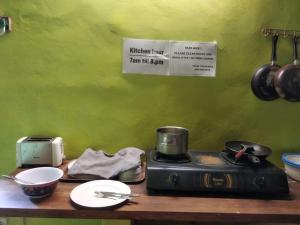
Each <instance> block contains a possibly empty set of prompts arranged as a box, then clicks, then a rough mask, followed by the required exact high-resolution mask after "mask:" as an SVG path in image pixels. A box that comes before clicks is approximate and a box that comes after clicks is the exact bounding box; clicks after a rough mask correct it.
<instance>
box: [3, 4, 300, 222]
mask: <svg viewBox="0 0 300 225" xmlns="http://www.w3.org/2000/svg"><path fill="white" fill-rule="evenodd" d="M299 8H300V1H298V0H284V1H283V0H251V1H248V0H222V1H220V0H189V1H186V0H143V1H140V0H119V1H118V0H101V1H100V0H99V1H96V0H43V1H40V0H30V1H29V0H22V1H18V0H1V1H0V15H1V14H2V15H8V16H11V17H12V20H13V32H11V33H9V34H7V35H4V36H1V37H0V78H1V81H0V104H1V109H0V118H1V119H0V143H1V150H0V151H1V153H2V154H1V163H0V172H1V173H8V172H9V171H11V170H13V169H14V168H15V143H16V140H17V139H18V138H20V137H22V136H28V135H52V136H62V137H63V139H64V143H65V153H66V155H67V157H68V158H73V157H76V156H78V155H80V154H81V153H82V152H83V151H84V149H85V148H87V147H92V148H95V149H103V150H105V151H107V152H115V151H117V150H118V149H120V148H123V147H126V146H136V147H139V148H142V149H151V148H153V147H154V146H155V130H156V128H157V127H159V126H163V125H177V126H183V127H186V128H188V129H189V130H190V140H189V145H190V147H191V148H202V149H211V150H221V149H222V148H223V145H224V142H225V141H227V140H248V141H253V142H258V143H262V144H265V145H267V146H270V147H271V148H272V149H273V151H274V154H273V155H272V156H271V157H270V159H271V160H272V161H274V162H275V163H277V164H279V165H280V164H281V163H280V154H281V153H282V152H286V151H299V149H300V138H299V130H300V123H299V115H300V103H290V102H287V101H284V100H282V99H279V100H276V101H272V102H264V101H261V100H259V99H257V98H256V97H255V96H254V95H253V94H252V92H251V89H250V80H251V77H252V74H253V72H254V70H255V68H257V67H259V66H261V65H262V64H265V63H268V62H269V58H270V40H268V39H267V38H265V37H264V36H263V35H262V34H261V32H260V30H261V28H263V27H273V28H285V29H295V30H300V27H299V26H300V25H299V21H300V14H299ZM124 37H129V38H145V39H160V40H183V41H204V42H205V41H214V40H216V41H217V42H218V60H217V75H216V77H215V78H208V77H163V76H155V75H133V74H131V75H124V74H122V72H121V71H122V68H121V66H122V39H123V38H124ZM278 58H279V63H280V64H281V65H284V64H287V63H289V62H291V47H290V42H289V40H283V39H281V40H279V53H278ZM45 223H46V222H45ZM32 224H35V223H34V221H32ZM69 224H71V222H70V223H69ZM72 224H76V223H74V221H72ZM78 224H79V223H78Z"/></svg>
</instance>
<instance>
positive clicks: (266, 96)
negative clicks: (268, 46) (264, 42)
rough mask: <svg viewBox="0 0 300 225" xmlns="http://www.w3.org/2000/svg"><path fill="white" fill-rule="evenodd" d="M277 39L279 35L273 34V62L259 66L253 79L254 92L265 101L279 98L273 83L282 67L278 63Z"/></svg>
mask: <svg viewBox="0 0 300 225" xmlns="http://www.w3.org/2000/svg"><path fill="white" fill-rule="evenodd" d="M277 41H278V35H273V36H272V54H271V63H270V64H265V65H263V66H261V67H260V68H258V69H257V70H256V72H255V73H254V75H253V77H252V80H251V88H252V91H253V93H254V94H255V95H256V97H258V98H259V99H261V100H265V101H270V100H274V99H277V98H279V95H278V93H277V92H276V90H275V88H274V85H273V78H274V75H275V73H276V72H277V71H278V70H279V69H280V66H279V65H278V64H277V63H276V60H277V55H276V49H277Z"/></svg>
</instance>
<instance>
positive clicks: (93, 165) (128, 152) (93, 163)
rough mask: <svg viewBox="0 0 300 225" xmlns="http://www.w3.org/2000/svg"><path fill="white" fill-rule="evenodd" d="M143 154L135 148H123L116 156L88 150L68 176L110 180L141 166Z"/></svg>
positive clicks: (69, 171)
mask: <svg viewBox="0 0 300 225" xmlns="http://www.w3.org/2000/svg"><path fill="white" fill-rule="evenodd" d="M143 154H145V152H144V151H143V150H141V149H138V148H135V147H127V148H123V149H121V150H119V151H118V152H117V153H115V154H114V155H109V154H106V153H105V152H104V151H102V150H98V151H95V150H93V149H91V148H88V149H86V150H85V151H84V153H83V154H82V155H81V156H80V157H79V158H78V159H77V160H76V162H75V163H74V165H73V166H72V167H71V168H70V169H69V170H68V175H70V176H76V175H85V174H86V175H93V176H99V177H100V178H105V179H109V178H111V177H114V176H117V175H118V174H119V173H120V172H123V171H126V170H129V169H132V168H135V167H138V166H140V165H141V156H142V155H143Z"/></svg>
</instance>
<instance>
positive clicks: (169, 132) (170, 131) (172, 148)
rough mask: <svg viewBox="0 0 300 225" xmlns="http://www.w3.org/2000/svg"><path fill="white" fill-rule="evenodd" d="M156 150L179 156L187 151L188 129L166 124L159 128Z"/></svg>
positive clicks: (167, 154) (164, 153)
mask: <svg viewBox="0 0 300 225" xmlns="http://www.w3.org/2000/svg"><path fill="white" fill-rule="evenodd" d="M156 131H157V143H156V150H157V151H158V152H159V153H161V154H163V155H166V156H179V155H184V154H186V153H187V150H188V133H189V132H188V130H187V129H186V128H183V127H176V126H164V127H160V128H158V129H157V130H156Z"/></svg>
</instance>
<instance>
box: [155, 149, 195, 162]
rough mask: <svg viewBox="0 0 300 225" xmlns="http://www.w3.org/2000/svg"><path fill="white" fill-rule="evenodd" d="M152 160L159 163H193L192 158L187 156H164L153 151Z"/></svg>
mask: <svg viewBox="0 0 300 225" xmlns="http://www.w3.org/2000/svg"><path fill="white" fill-rule="evenodd" d="M152 159H153V160H154V161H157V162H162V163H188V162H191V158H190V156H189V155H187V154H182V155H174V156H170V155H164V154H162V153H160V152H156V151H153V152H152Z"/></svg>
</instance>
